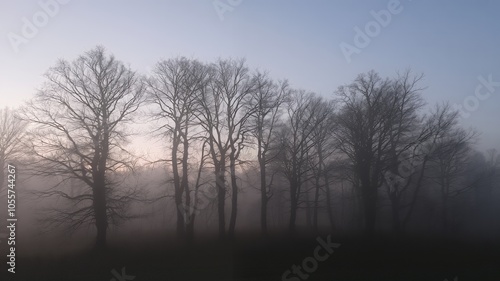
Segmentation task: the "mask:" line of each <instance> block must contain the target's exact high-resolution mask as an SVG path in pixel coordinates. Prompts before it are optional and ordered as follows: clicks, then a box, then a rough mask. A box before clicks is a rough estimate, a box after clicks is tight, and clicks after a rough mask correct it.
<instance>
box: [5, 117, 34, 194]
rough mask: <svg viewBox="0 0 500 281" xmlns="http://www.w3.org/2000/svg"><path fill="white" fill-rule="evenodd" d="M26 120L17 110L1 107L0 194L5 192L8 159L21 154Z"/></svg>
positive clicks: (10, 159)
mask: <svg viewBox="0 0 500 281" xmlns="http://www.w3.org/2000/svg"><path fill="white" fill-rule="evenodd" d="M26 125H27V124H26V122H23V121H22V120H21V119H20V118H18V117H17V116H16V115H15V111H14V110H12V109H10V108H8V107H5V108H3V109H0V169H2V171H0V194H1V192H3V187H4V180H5V170H6V165H7V164H8V161H12V160H14V158H15V157H16V156H19V155H20V152H22V151H21V145H20V144H21V139H22V137H23V135H24V133H25V130H26Z"/></svg>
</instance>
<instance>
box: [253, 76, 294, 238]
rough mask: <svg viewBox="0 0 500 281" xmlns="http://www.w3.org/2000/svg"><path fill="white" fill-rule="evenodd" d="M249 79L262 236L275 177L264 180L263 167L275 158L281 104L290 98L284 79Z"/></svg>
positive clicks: (264, 172)
mask: <svg viewBox="0 0 500 281" xmlns="http://www.w3.org/2000/svg"><path fill="white" fill-rule="evenodd" d="M253 79H254V83H255V87H256V90H255V91H254V92H253V94H252V100H251V104H250V107H252V108H253V109H254V113H253V115H252V119H251V122H252V126H253V128H252V132H253V136H254V138H255V139H256V141H257V162H258V165H259V172H260V187H259V189H260V198H261V208H260V224H261V231H262V234H263V235H266V234H267V203H268V201H269V200H270V199H271V197H272V191H271V187H272V185H273V181H274V176H275V174H276V173H272V174H271V176H270V177H269V178H268V175H267V170H268V168H267V166H268V165H269V163H270V162H272V161H274V160H275V158H276V155H277V153H276V149H275V148H276V145H275V144H274V143H276V142H277V139H276V136H277V134H276V130H277V129H278V128H277V127H278V126H279V122H280V121H281V120H280V117H281V112H282V105H283V104H284V103H285V102H286V101H287V100H288V99H289V97H290V89H289V87H288V82H287V81H286V80H285V81H281V82H279V83H276V82H274V81H272V80H271V79H270V78H269V77H268V75H267V74H266V73H260V72H258V73H256V74H255V75H254V77H253ZM253 109H251V110H253ZM273 144H274V145H273ZM273 151H274V152H273Z"/></svg>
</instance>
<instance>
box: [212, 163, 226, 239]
mask: <svg viewBox="0 0 500 281" xmlns="http://www.w3.org/2000/svg"><path fill="white" fill-rule="evenodd" d="M225 157H226V156H225V155H222V156H221V159H222V160H221V161H220V162H219V163H218V165H217V166H216V168H215V184H216V186H217V212H218V216H219V238H220V239H224V238H225V237H226V217H225V214H224V211H225V203H226V186H225V184H226V175H225V173H226V171H225V169H226V167H225V166H226V164H225Z"/></svg>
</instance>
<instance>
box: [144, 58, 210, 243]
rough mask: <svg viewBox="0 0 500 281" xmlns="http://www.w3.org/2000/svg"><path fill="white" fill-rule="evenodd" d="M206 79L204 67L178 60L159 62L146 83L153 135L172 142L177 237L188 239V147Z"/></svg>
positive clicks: (191, 222) (194, 131)
mask: <svg viewBox="0 0 500 281" xmlns="http://www.w3.org/2000/svg"><path fill="white" fill-rule="evenodd" d="M209 78H210V77H209V71H208V68H207V67H206V66H205V65H203V64H201V63H200V62H198V61H196V60H188V59H186V58H177V59H170V60H165V61H161V62H159V63H158V64H157V65H156V67H155V70H154V74H153V76H152V77H151V78H150V79H149V80H148V86H149V87H148V89H149V91H148V92H149V99H150V101H151V102H152V103H153V104H155V105H156V110H155V112H154V114H153V118H154V119H156V120H159V121H161V122H162V125H161V126H160V128H159V129H158V130H156V131H159V132H160V134H161V135H163V136H164V135H168V136H170V138H171V140H172V147H171V150H170V153H171V159H170V161H171V164H172V173H173V183H174V193H175V195H174V198H175V204H176V205H177V206H178V208H176V212H177V235H178V236H179V237H182V236H183V235H184V234H185V232H186V231H187V232H188V233H186V234H187V236H188V238H192V236H193V233H192V231H193V227H192V226H190V225H191V224H193V223H194V220H192V219H189V218H186V217H185V216H189V214H185V212H184V210H185V209H187V210H189V209H190V206H191V197H190V186H189V181H188V174H189V169H188V168H189V153H190V146H191V145H192V143H193V142H194V141H195V140H196V139H195V138H196V128H197V127H196V118H195V112H196V111H197V110H198V109H197V107H198V106H199V103H198V96H199V95H201V93H202V92H203V91H205V90H206V87H207V84H208V81H209ZM179 166H180V167H179ZM183 195H184V199H183ZM183 201H184V202H183ZM185 223H187V224H188V225H185Z"/></svg>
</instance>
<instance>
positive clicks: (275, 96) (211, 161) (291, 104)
mask: <svg viewBox="0 0 500 281" xmlns="http://www.w3.org/2000/svg"><path fill="white" fill-rule="evenodd" d="M422 79H423V75H415V74H413V73H412V72H411V71H409V70H408V71H405V72H402V73H399V74H397V75H396V76H395V77H393V78H382V77H380V75H379V74H377V73H376V72H375V71H369V72H367V73H363V74H360V75H359V76H358V77H357V78H356V79H355V80H354V81H352V82H351V83H349V84H346V85H344V86H340V87H339V88H338V89H337V90H336V91H335V94H334V95H333V96H332V97H331V98H326V97H323V96H320V95H317V94H315V93H311V92H308V91H305V90H300V89H294V88H292V87H291V86H290V84H289V82H288V81H287V80H279V81H278V80H275V79H273V78H271V76H270V75H269V74H268V73H266V72H261V71H255V70H251V69H249V67H248V66H247V65H246V62H245V60H242V59H218V60H216V61H215V62H211V63H204V62H200V61H198V60H195V59H187V58H184V57H179V58H173V59H167V60H161V61H159V62H158V63H157V64H156V65H155V67H154V68H153V70H152V72H151V73H148V74H147V75H146V76H144V75H140V74H138V73H137V72H135V71H133V70H131V69H130V68H129V67H127V66H125V64H124V63H122V62H121V61H119V60H116V59H115V58H114V57H113V56H112V55H108V54H107V53H106V51H105V49H104V48H103V47H96V48H94V49H92V50H90V51H89V52H86V53H85V54H83V55H82V56H80V57H79V58H77V59H76V60H74V61H71V62H68V61H66V60H60V61H59V62H57V63H56V65H55V66H54V67H52V68H50V69H49V70H48V71H47V73H46V74H45V83H44V85H43V87H42V88H41V90H40V91H38V92H37V93H36V95H35V97H34V98H33V99H32V100H31V101H29V102H28V103H27V104H26V105H25V106H24V107H23V108H22V109H20V110H18V111H17V112H16V114H14V112H12V111H11V110H8V109H5V110H3V111H1V112H0V118H1V120H0V129H1V138H0V163H1V164H2V165H3V166H5V165H6V164H5V163H6V161H7V160H10V159H15V158H19V159H21V158H22V157H21V156H20V155H24V156H23V157H24V158H25V159H29V161H28V162H27V163H26V170H27V171H29V173H31V174H33V175H35V176H44V177H50V178H51V179H52V180H53V181H54V180H55V181H56V183H55V184H54V185H52V186H51V187H50V188H48V189H46V190H43V191H40V192H39V193H38V196H40V197H42V198H45V197H57V198H64V199H65V200H67V201H68V205H66V206H65V207H64V208H52V209H51V210H50V213H49V214H48V215H47V220H46V221H47V223H48V224H49V225H51V226H66V227H67V228H68V229H70V230H72V231H74V230H76V229H78V228H80V227H81V226H84V225H91V226H94V227H95V229H96V231H97V237H96V247H97V248H99V249H104V248H105V247H106V237H107V230H108V228H109V227H110V225H116V224H119V223H120V222H123V221H126V220H129V219H132V218H136V217H138V216H137V214H134V213H133V212H131V208H130V206H131V204H132V203H133V202H138V201H139V202H140V201H142V202H153V201H155V200H159V197H161V196H158V198H149V197H147V196H145V195H144V194H145V193H144V192H145V190H143V189H141V188H139V186H141V184H140V183H135V182H134V181H133V180H130V177H132V176H133V175H134V173H133V171H135V170H136V168H137V167H138V166H140V165H144V163H143V162H140V161H139V160H138V158H137V157H136V156H135V155H133V153H131V152H129V150H128V149H127V146H126V145H127V144H128V141H129V140H130V137H131V136H132V132H131V129H130V128H131V126H130V125H131V124H134V123H135V124H137V123H138V121H137V120H138V118H140V117H144V116H145V115H147V116H146V117H147V118H148V120H150V121H151V122H152V124H155V125H157V126H156V127H155V128H154V129H153V130H151V132H150V133H151V135H152V136H155V137H157V138H158V139H160V140H162V141H164V142H165V145H164V147H165V148H168V150H167V151H165V152H164V155H168V156H167V159H163V158H161V159H160V158H157V159H152V160H151V162H154V163H161V165H166V166H167V167H168V169H167V170H166V171H167V173H168V175H166V177H167V176H168V178H169V179H171V180H169V181H165V182H164V183H163V188H164V189H165V190H169V191H172V192H173V203H174V204H175V206H176V208H175V212H176V213H175V217H176V218H175V220H176V234H177V236H178V237H179V238H183V239H187V240H188V241H191V240H192V239H193V238H194V230H195V223H196V222H197V215H198V214H199V213H200V212H202V211H203V208H205V207H206V206H207V204H209V203H208V202H207V200H210V199H209V197H210V196H207V192H211V197H210V198H212V200H213V202H215V208H216V212H217V225H218V234H219V237H220V238H229V239H232V238H234V237H235V230H236V229H237V221H238V220H237V218H238V210H239V209H238V208H239V203H240V201H239V200H240V199H241V198H240V192H241V191H242V190H244V189H246V188H249V186H250V185H254V187H256V188H257V189H258V192H259V197H260V208H259V209H258V210H257V209H256V210H253V212H254V213H255V214H257V212H258V216H259V218H260V230H261V232H262V235H268V234H269V225H270V222H269V218H270V214H269V212H270V208H271V209H273V208H278V209H277V211H278V212H281V213H282V214H284V215H285V217H287V221H288V222H287V225H288V231H289V232H290V233H291V234H294V233H296V232H298V231H299V229H298V227H301V226H303V224H301V222H302V220H301V219H300V218H301V216H302V218H304V219H305V226H307V228H308V229H311V230H313V231H320V230H321V229H322V228H325V225H326V226H327V228H329V229H331V231H333V232H335V231H346V230H347V229H358V230H362V231H363V232H364V233H365V234H366V235H368V236H371V235H374V234H375V233H376V231H377V229H378V228H379V227H378V225H381V224H387V223H390V226H391V228H392V231H393V232H394V234H397V235H403V234H404V233H406V232H407V231H408V227H409V226H410V225H411V224H412V222H415V223H414V225H418V223H417V222H416V221H417V219H418V218H422V217H425V216H426V215H429V214H430V213H429V212H431V210H434V209H437V210H439V212H437V213H435V212H434V211H432V215H433V216H436V217H439V220H440V223H439V227H437V228H438V229H439V231H440V232H441V233H449V234H451V233H453V232H454V231H457V230H458V229H460V228H461V227H463V226H464V221H466V218H469V221H474V217H476V218H477V217H479V216H483V215H484V214H486V213H487V214H493V213H494V212H496V214H497V215H498V212H499V210H498V208H494V200H493V199H492V198H496V199H500V197H498V196H499V194H498V187H499V186H498V183H497V181H495V180H498V175H499V171H500V168H499V166H500V157H499V155H498V154H497V153H496V151H494V150H491V151H490V152H488V153H487V155H485V154H483V153H480V152H478V151H476V150H475V149H474V147H473V145H474V141H475V140H477V137H478V134H477V133H476V132H474V131H472V130H467V129H464V128H462V127H460V125H459V116H458V113H457V112H455V111H453V110H452V107H451V106H450V105H448V104H438V105H436V106H434V107H432V109H431V110H427V107H426V106H425V105H426V103H425V101H424V99H423V98H422V93H423V91H424V90H425V89H424V87H423V86H422V85H421V84H422ZM143 109H144V110H143ZM20 147H22V149H20ZM4 170H5V169H4ZM248 171H250V172H248ZM2 173H3V172H2ZM245 173H251V174H252V175H255V177H254V178H253V182H254V183H255V184H254V183H250V182H249V181H248V180H245V178H244V174H245ZM2 179H3V176H2ZM75 184H76V185H78V186H79V188H78V189H76V191H75V188H74V186H75ZM2 186H3V180H2ZM495 196H497V197H495ZM226 201H227V202H226ZM202 206H203V207H202ZM283 206H286V207H283ZM347 213H349V215H347ZM349 216H350V218H351V219H350V220H348V217H349ZM471 218H472V219H471ZM491 222H492V221H488V222H487V223H491ZM469 227H478V226H477V225H475V226H473V225H469Z"/></svg>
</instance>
